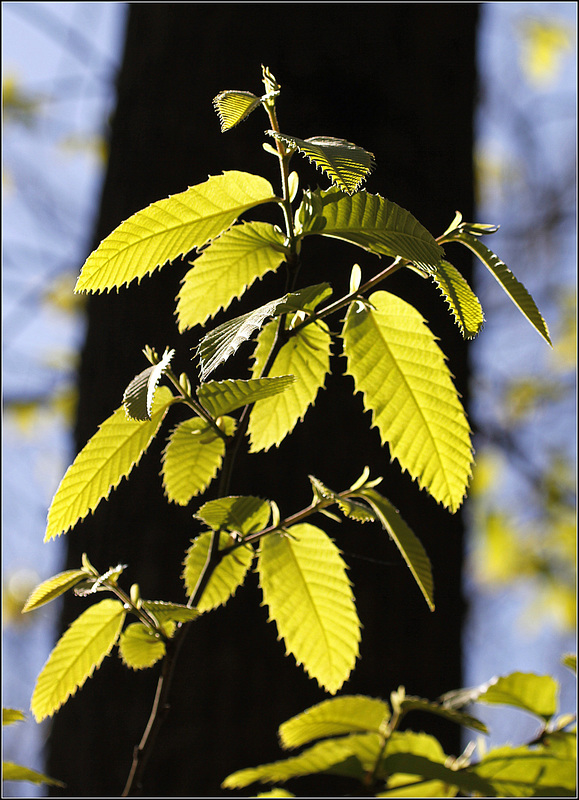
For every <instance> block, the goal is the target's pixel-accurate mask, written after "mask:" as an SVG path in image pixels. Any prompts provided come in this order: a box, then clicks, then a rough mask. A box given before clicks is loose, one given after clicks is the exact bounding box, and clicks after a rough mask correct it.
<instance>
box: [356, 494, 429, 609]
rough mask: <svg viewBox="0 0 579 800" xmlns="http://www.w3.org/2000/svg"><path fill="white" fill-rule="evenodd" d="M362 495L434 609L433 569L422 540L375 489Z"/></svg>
mask: <svg viewBox="0 0 579 800" xmlns="http://www.w3.org/2000/svg"><path fill="white" fill-rule="evenodd" d="M360 497H363V498H364V500H366V502H368V503H369V504H370V506H371V507H372V508H373V509H374V511H375V512H376V515H377V517H378V519H379V520H380V522H381V523H382V526H383V527H384V529H385V530H387V531H388V533H389V534H390V536H391V537H392V540H393V541H394V543H395V544H396V546H397V547H398V549H399V550H400V552H401V553H402V556H403V558H404V560H405V561H406V563H407V564H408V568H409V569H410V572H411V573H412V575H413V576H414V580H415V581H416V583H417V584H418V587H419V589H420V591H421V592H422V594H423V595H424V598H425V600H426V602H427V603H428V607H429V608H430V610H431V611H434V583H433V580H432V570H431V566H430V559H429V558H428V556H427V555H426V550H425V549H424V547H423V546H422V542H421V541H420V539H419V538H418V537H417V536H416V534H415V533H414V532H413V531H412V530H411V529H410V528H409V527H408V525H407V524H406V523H405V522H404V520H403V519H402V517H401V516H400V513H399V512H398V511H397V510H396V509H395V508H394V506H393V505H392V503H390V501H389V500H387V499H386V498H385V497H382V495H380V494H378V492H377V491H376V490H375V489H363V490H361V491H360Z"/></svg>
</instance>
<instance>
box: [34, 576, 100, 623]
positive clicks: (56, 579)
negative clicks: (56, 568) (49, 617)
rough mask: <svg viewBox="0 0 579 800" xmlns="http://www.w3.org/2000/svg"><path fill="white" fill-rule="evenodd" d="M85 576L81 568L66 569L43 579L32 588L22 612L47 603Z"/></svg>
mask: <svg viewBox="0 0 579 800" xmlns="http://www.w3.org/2000/svg"><path fill="white" fill-rule="evenodd" d="M86 577H87V573H86V572H85V571H84V570H83V569H67V570H66V572H60V573H59V574H58V575H54V576H53V577H52V578H49V579H48V580H46V581H43V583H41V584H40V586H37V587H36V589H34V591H33V592H32V594H31V595H30V597H29V598H28V600H27V601H26V602H25V603H24V607H23V608H22V613H23V614H24V613H26V612H27V611H32V610H33V609H35V608H38V607H39V606H42V605H44V604H45V603H49V602H50V601H51V600H54V599H55V598H56V597H60V595H61V594H64V592H66V591H68V590H69V589H72V588H73V586H76V584H77V583H80V582H81V581H82V580H85V579H86Z"/></svg>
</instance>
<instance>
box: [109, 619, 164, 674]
mask: <svg viewBox="0 0 579 800" xmlns="http://www.w3.org/2000/svg"><path fill="white" fill-rule="evenodd" d="M119 655H120V657H121V658H122V660H123V663H124V664H125V665H126V666H127V667H130V669H135V670H137V669H148V668H149V667H152V666H153V664H156V663H157V661H159V660H160V659H161V658H163V656H164V655H165V642H164V641H163V639H162V638H161V636H160V635H159V634H155V633H154V631H152V630H151V629H150V628H147V627H146V626H145V625H143V623H142V622H133V624H132V625H128V626H127V627H126V628H125V630H124V631H123V632H122V634H121V638H120V639H119Z"/></svg>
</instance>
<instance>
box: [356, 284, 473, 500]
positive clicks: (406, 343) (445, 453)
mask: <svg viewBox="0 0 579 800" xmlns="http://www.w3.org/2000/svg"><path fill="white" fill-rule="evenodd" d="M370 304H371V306H372V308H368V306H367V305H366V304H365V303H362V302H360V301H356V302H354V303H352V304H351V305H350V308H349V310H348V314H347V316H346V322H345V325H344V331H343V336H344V350H345V353H346V357H347V359H348V370H347V371H348V373H349V374H350V375H352V377H353V378H354V383H355V387H356V391H358V392H362V393H363V402H364V406H365V408H366V409H367V410H368V411H371V412H372V424H373V425H374V426H376V427H377V428H378V430H379V432H380V437H381V439H382V442H383V443H384V444H386V443H388V445H389V448H390V454H391V457H392V458H396V459H398V461H399V462H400V466H401V467H402V469H403V470H407V471H408V472H409V473H410V475H411V477H412V478H414V479H415V480H417V481H418V483H419V486H420V487H421V488H424V489H426V490H427V491H428V492H429V493H430V494H431V495H432V496H433V497H434V499H435V500H437V501H438V502H439V503H443V504H444V505H445V506H446V507H447V508H449V509H450V511H452V512H455V511H456V510H457V509H458V507H459V506H460V504H461V502H462V500H463V498H464V495H465V493H466V487H467V484H468V480H469V477H470V475H471V465H472V460H473V455H472V446H471V442H470V431H469V425H468V422H467V419H466V416H465V413H464V409H463V407H462V405H461V403H460V400H459V397H458V394H457V391H456V389H455V387H454V385H453V383H452V379H451V374H450V371H449V369H448V366H447V365H446V362H445V358H444V354H443V353H442V351H441V350H440V349H439V347H438V345H437V344H436V339H435V337H434V335H433V334H432V333H431V331H430V330H429V329H428V327H427V326H426V323H425V321H424V319H423V318H422V316H421V315H420V313H419V312H418V311H417V310H416V309H415V308H414V307H413V306H411V305H410V304H409V303H406V302H405V301H404V300H401V299H400V298H399V297H396V296H395V295H392V294H390V293H388V292H375V293H374V294H373V295H371V297H370Z"/></svg>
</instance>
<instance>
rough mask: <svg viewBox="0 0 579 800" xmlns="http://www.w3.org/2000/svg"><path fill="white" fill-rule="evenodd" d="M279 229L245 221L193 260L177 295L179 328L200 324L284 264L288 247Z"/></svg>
mask: <svg viewBox="0 0 579 800" xmlns="http://www.w3.org/2000/svg"><path fill="white" fill-rule="evenodd" d="M285 242H286V238H285V236H284V234H283V233H282V231H281V230H280V229H279V228H278V227H277V226H274V225H269V224H267V223H265V222H245V223H242V224H241V225H235V226H234V227H233V228H231V229H230V230H227V231H224V232H223V233H222V234H221V236H219V238H218V239H214V240H213V242H211V245H210V246H209V247H207V248H206V249H205V250H204V251H203V253H201V255H200V256H199V257H198V258H197V259H196V261H195V262H194V264H193V267H192V269H190V270H189V272H188V273H187V274H186V275H185V277H184V279H183V285H182V287H181V290H180V292H179V295H178V297H177V317H178V321H179V330H180V331H181V332H183V331H184V330H186V329H187V328H193V327H194V326H195V325H202V324H203V323H204V322H206V321H207V319H208V318H209V317H213V316H215V314H217V312H218V311H219V310H220V309H221V308H224V309H225V308H227V307H228V306H229V304H230V303H231V302H232V300H233V299H234V298H239V297H241V295H242V294H243V293H244V292H245V291H246V289H249V287H250V286H251V285H252V284H253V282H254V281H255V280H256V279H257V278H262V277H263V276H264V275H265V274H267V273H268V272H272V271H274V270H276V269H277V268H278V267H279V266H280V264H283V262H284V261H285V259H286V258H287V255H288V253H289V249H288V247H287V246H286V244H285Z"/></svg>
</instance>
